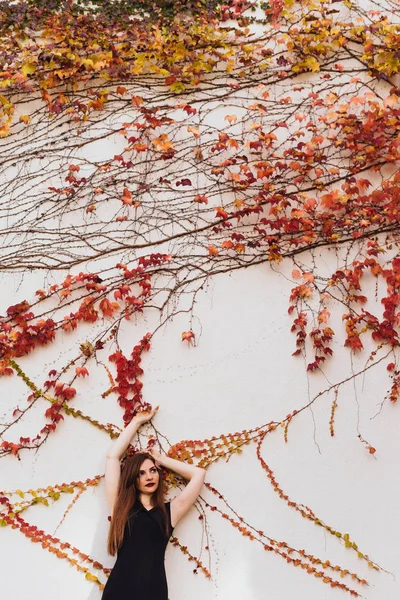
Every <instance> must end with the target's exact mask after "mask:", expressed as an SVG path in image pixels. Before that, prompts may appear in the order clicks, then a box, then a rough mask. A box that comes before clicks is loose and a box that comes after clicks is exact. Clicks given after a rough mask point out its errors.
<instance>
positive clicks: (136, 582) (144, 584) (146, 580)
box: [102, 501, 173, 600]
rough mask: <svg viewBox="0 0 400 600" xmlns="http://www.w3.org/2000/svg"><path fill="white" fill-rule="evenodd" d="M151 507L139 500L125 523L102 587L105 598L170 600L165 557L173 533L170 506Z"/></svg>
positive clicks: (103, 597)
mask: <svg viewBox="0 0 400 600" xmlns="http://www.w3.org/2000/svg"><path fill="white" fill-rule="evenodd" d="M165 508H166V512H167V517H168V534H167V533H166V529H165V517H164V513H163V511H162V510H161V509H160V508H158V507H154V508H152V509H150V510H147V509H146V508H144V506H143V505H142V504H141V503H140V502H139V501H136V503H135V505H134V507H133V508H132V509H131V511H130V513H129V516H128V520H127V523H126V525H125V531H124V539H123V542H122V545H121V547H120V548H119V550H118V553H117V561H116V563H115V565H114V567H113V569H112V571H111V573H110V576H109V578H108V580H107V583H106V585H105V587H104V590H103V595H102V600H168V586H167V578H166V575H165V567H164V556H165V549H166V547H167V543H168V540H169V538H170V536H171V534H172V531H173V527H172V525H171V507H170V503H169V502H166V503H165Z"/></svg>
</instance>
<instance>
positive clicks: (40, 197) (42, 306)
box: [0, 0, 400, 596]
mask: <svg viewBox="0 0 400 600" xmlns="http://www.w3.org/2000/svg"><path fill="white" fill-rule="evenodd" d="M0 9H1V10H0V49H1V52H0V136H1V137H2V141H1V144H2V148H3V152H2V155H1V158H0V164H1V167H2V173H3V177H2V179H1V181H0V218H1V223H2V226H1V229H0V240H1V250H0V253H1V254H0V255H1V260H0V269H1V271H3V272H4V273H18V272H20V273H21V274H23V273H27V272H34V273H37V274H43V276H45V275H46V276H47V277H48V276H49V275H51V277H52V281H54V283H51V284H45V285H44V286H43V288H42V289H38V290H34V289H33V290H32V294H31V296H30V298H28V299H23V298H18V299H17V301H16V303H15V304H14V305H12V306H9V307H4V309H3V311H4V315H3V316H2V317H1V319H0V375H2V376H4V377H8V376H13V377H15V378H19V379H21V381H22V382H23V383H24V384H25V385H26V387H27V388H28V390H27V392H28V396H27V398H26V400H24V401H23V402H22V401H21V402H19V405H18V406H16V407H13V409H12V411H11V412H10V416H9V418H8V421H7V423H5V424H2V428H1V430H0V436H1V442H0V457H1V458H3V457H9V459H10V460H12V459H13V458H15V459H17V460H23V456H24V453H25V452H27V451H29V450H32V449H38V448H41V447H42V445H43V444H45V442H46V441H47V439H48V438H49V436H52V435H54V433H55V432H56V431H57V428H58V427H59V426H60V423H62V421H63V420H64V419H66V418H68V417H73V418H77V419H83V420H84V421H86V422H87V423H88V424H91V425H93V426H95V427H97V428H98V429H100V430H101V431H102V432H104V434H107V435H108V436H109V437H110V438H115V437H117V436H118V435H119V432H120V431H121V429H120V428H119V427H117V426H116V425H114V424H113V423H101V422H99V421H97V420H96V419H95V418H93V417H92V416H90V415H89V414H86V413H85V408H84V398H83V396H81V395H80V392H79V386H80V380H81V379H84V378H86V377H88V378H91V377H93V376H94V373H96V372H99V371H104V372H105V374H106V377H107V381H108V387H107V388H106V389H104V391H103V394H102V396H103V398H105V399H107V401H112V400H113V399H115V400H116V401H117V403H118V405H119V406H120V408H121V409H122V417H123V422H124V424H125V425H126V424H127V423H129V421H130V420H131V419H132V417H133V416H135V414H137V412H138V411H140V410H143V409H146V408H148V407H149V405H148V404H147V403H146V400H145V397H144V395H143V392H142V387H143V381H144V378H143V375H144V371H143V366H142V360H143V359H144V357H145V356H146V352H148V351H149V350H150V347H151V345H152V344H155V343H156V339H157V334H158V332H159V331H162V329H163V327H164V326H165V324H166V323H167V322H168V321H169V320H171V319H172V317H174V316H175V315H177V314H185V315H186V318H187V330H186V331H184V332H179V333H178V334H177V335H179V336H180V337H181V339H182V343H184V344H188V345H193V346H195V345H196V343H197V338H196V335H197V332H196V328H195V326H194V320H193V317H194V315H195V303H196V298H197V296H198V295H199V294H201V292H202V291H203V290H204V289H205V286H206V285H207V283H208V282H209V281H210V279H212V278H215V277H217V276H218V275H223V274H226V273H229V272H233V271H236V270H242V269H248V268H257V266H258V265H261V264H264V263H265V264H268V265H270V266H271V268H272V269H274V270H277V271H279V270H280V269H281V268H282V267H283V266H284V265H287V264H291V265H292V267H291V269H292V271H291V281H292V285H293V287H292V289H291V293H290V297H289V298H288V315H289V319H290V324H289V327H290V328H291V331H292V332H293V336H294V349H293V355H294V358H293V359H291V360H293V361H295V360H299V358H296V357H303V358H304V360H305V364H306V369H307V372H308V373H309V376H310V377H311V376H312V374H313V373H314V372H321V371H323V369H324V368H325V366H326V365H327V364H328V363H329V361H333V360H335V356H334V352H337V347H338V344H337V340H336V336H337V332H336V331H335V330H334V328H333V327H334V326H333V325H332V319H331V315H332V313H333V312H334V311H336V312H337V311H339V312H340V314H341V316H342V321H343V332H341V334H342V333H343V335H344V336H345V337H344V346H345V348H346V350H342V351H341V352H349V353H350V356H356V355H357V354H362V353H363V352H364V354H366V363H365V366H364V367H363V368H361V369H360V370H359V371H358V372H354V373H353V375H352V376H351V378H352V379H356V378H357V377H359V376H362V375H363V374H364V373H365V372H366V371H367V370H369V369H371V368H374V367H375V366H376V365H377V364H378V363H381V362H383V363H384V364H385V365H386V368H387V377H388V392H387V395H386V397H384V398H383V401H386V400H388V401H389V403H390V404H391V405H394V404H396V402H397V400H398V397H399V393H400V371H399V366H398V360H399V351H398V346H399V325H400V323H399V319H400V311H399V304H400V259H399V258H398V257H397V255H398V253H399V236H398V232H399V219H400V173H399V161H400V119H399V116H400V87H399V85H398V82H399V71H400V59H399V57H398V42H399V38H400V25H399V24H398V23H397V22H396V18H395V15H396V14H397V12H396V11H397V8H396V6H395V5H394V4H392V3H391V2H387V4H386V5H385V7H382V8H381V9H380V10H377V9H376V6H375V5H372V4H371V7H370V9H368V8H362V7H360V6H358V5H357V4H353V3H352V2H350V1H348V0H345V1H343V2H338V1H336V2H323V1H320V0H315V1H309V0H306V1H304V2H302V3H295V2H294V1H292V0H285V1H283V0H282V1H281V0H274V1H271V2H270V3H257V2H251V1H242V0H228V1H227V2H225V3H219V2H214V1H211V0H210V1H208V2H206V1H204V2H203V1H201V2H193V3H187V2H160V1H155V2H150V1H147V0H138V1H137V2H129V1H127V0H123V1H121V2H118V3H117V2H112V1H111V0H97V1H95V2H86V1H84V0H82V1H78V0H76V1H75V0H54V1H53V2H43V1H42V0H30V1H26V2H23V1H19V2H16V3H14V4H13V5H12V6H11V5H9V4H8V3H5V2H1V3H0ZM133 25H134V26H133ZM215 123H218V126H216V125H215ZM327 248H328V249H330V250H331V251H332V252H334V253H335V255H336V257H337V268H336V269H335V270H333V271H332V272H329V273H326V272H325V271H324V270H323V269H320V268H319V266H318V256H319V254H320V252H321V251H322V250H323V249H327ZM309 260H311V261H312V264H313V265H314V266H313V268H312V269H310V267H309V266H307V264H308V261H309ZM381 306H383V311H382V310H381ZM151 311H157V313H158V315H159V325H158V326H156V327H154V328H153V330H152V331H150V332H149V333H147V334H146V335H144V336H141V338H140V336H136V338H135V325H136V324H137V323H138V322H140V321H141V319H142V316H143V315H144V314H148V313H150V312H151ZM88 325H90V326H91V327H92V334H91V335H90V336H89V339H87V340H86V341H84V342H81V343H79V345H78V347H77V348H74V350H73V356H72V358H69V359H68V361H66V363H65V364H63V365H62V366H59V367H58V368H57V369H52V370H51V371H50V372H49V374H48V379H46V380H45V381H35V380H34V377H33V376H32V375H31V373H30V369H29V356H30V355H32V354H34V353H35V351H36V350H37V349H38V348H39V347H41V346H46V345H50V344H56V343H57V341H59V340H60V339H61V338H62V339H63V340H64V341H65V342H67V341H68V339H69V337H68V336H70V337H71V339H72V338H73V333H74V332H75V331H76V330H79V331H81V330H83V329H85V327H86V328H87V327H88ZM127 328H129V329H130V330H131V331H132V336H131V337H132V339H135V340H136V341H135V342H134V344H132V350H131V353H130V354H128V355H127V354H126V353H124V350H123V349H122V348H121V346H120V342H119V336H120V333H121V331H123V330H126V329H127ZM85 330H86V329H85ZM139 338H140V339H139ZM71 344H72V345H73V343H72V342H71ZM371 348H372V350H371ZM288 360H289V359H288ZM348 380H349V379H343V380H342V381H336V382H334V383H333V384H331V385H329V387H328V388H327V389H325V390H321V391H320V392H319V393H318V394H317V395H316V396H314V397H313V398H311V399H310V400H309V401H308V402H307V404H305V405H304V406H300V407H298V408H297V409H295V410H293V411H292V412H291V413H290V414H288V415H287V416H286V418H285V419H283V420H282V419H279V420H277V421H274V420H272V421H270V422H269V423H267V424H262V425H258V426H257V427H255V428H254V429H251V430H244V431H240V432H236V433H229V434H228V433H226V434H221V435H219V436H218V437H217V436H215V437H212V438H211V439H206V440H185V441H181V442H179V443H177V444H174V445H171V444H169V443H168V441H167V440H166V439H165V438H164V436H163V435H162V433H161V432H158V431H157V430H156V429H155V428H154V427H153V429H152V434H151V436H150V438H149V439H147V440H146V442H147V443H148V444H150V445H152V444H158V445H159V446H160V448H161V449H162V450H163V451H164V452H167V453H168V454H169V456H172V457H176V458H180V459H182V460H187V461H189V462H193V461H195V462H197V463H198V464H199V465H201V466H203V467H205V468H209V467H210V466H211V465H212V464H213V463H214V462H216V461H218V460H220V459H223V460H229V459H230V457H231V456H232V455H233V454H240V453H241V452H242V449H243V447H244V446H251V447H253V448H254V450H255V454H256V456H257V460H258V462H259V465H260V468H261V469H262V471H263V473H264V474H265V476H266V478H267V479H268V481H269V482H270V484H271V486H272V488H273V490H274V491H275V492H276V493H277V494H278V496H279V498H280V499H281V500H283V501H284V502H285V503H286V504H287V505H288V507H289V508H290V509H292V510H294V511H296V512H297V513H298V514H299V515H300V516H301V517H303V518H304V519H307V520H309V521H310V522H311V523H313V524H314V525H316V526H318V527H322V528H323V529H324V530H325V531H326V532H328V533H329V534H331V535H332V536H334V537H335V538H337V539H338V542H339V543H343V544H344V546H345V547H346V548H348V549H349V550H350V551H353V552H355V553H356V554H357V556H358V557H359V558H360V559H362V560H364V561H366V562H367V564H368V566H369V567H370V568H372V569H374V570H378V571H379V570H381V567H380V566H379V565H378V564H377V563H376V562H375V561H373V560H372V559H370V558H369V556H368V554H366V553H365V552H364V550H360V549H359V548H358V545H357V544H356V542H355V541H353V540H352V539H351V537H350V534H348V533H342V532H340V531H338V530H337V528H336V527H334V526H333V525H332V526H331V525H328V524H327V523H325V522H323V521H322V519H320V518H319V517H318V516H317V515H315V514H314V512H313V511H312V509H311V508H309V507H308V506H305V505H301V504H299V503H297V502H296V501H295V500H292V499H291V498H290V497H289V496H288V494H286V492H285V491H284V489H283V488H281V486H280V484H279V483H278V481H277V478H276V476H275V474H274V472H273V470H272V468H271V467H270V466H269V464H267V462H266V461H265V459H264V457H263V454H262V445H263V442H264V439H265V438H266V436H269V435H276V432H277V431H280V430H282V431H283V437H284V440H285V442H288V440H289V431H290V423H291V422H292V421H293V420H294V419H295V418H296V417H297V415H298V414H300V413H301V412H302V411H304V410H306V409H307V408H309V407H310V406H311V405H312V404H314V403H316V402H318V401H319V399H320V398H322V397H323V396H326V395H327V394H328V392H330V391H332V392H333V394H334V400H333V403H332V404H331V409H330V420H329V431H330V434H331V436H334V435H335V415H336V411H337V410H339V409H340V393H339V392H340V388H341V387H342V386H343V385H344V384H345V383H346V382H347V381H348ZM383 396H384V392H383ZM34 405H36V406H37V407H42V408H43V416H44V419H45V420H46V423H45V425H44V426H43V427H42V428H41V429H40V430H39V431H35V432H31V431H29V432H27V434H26V435H24V436H20V437H15V436H14V434H13V430H15V426H16V425H17V423H20V422H21V423H23V420H24V417H25V415H26V414H27V413H28V411H29V410H31V408H32V407H33V406H34ZM78 407H79V408H78ZM81 407H82V408H81ZM358 437H359V439H360V442H361V443H362V444H363V445H364V446H365V448H366V450H367V452H368V453H369V454H371V455H373V454H375V453H376V449H375V448H374V447H373V445H372V444H371V443H370V442H369V441H367V440H366V439H364V437H363V436H362V434H361V433H359V435H358ZM138 443H139V444H141V443H142V440H139V442H138ZM134 450H135V448H133V449H131V451H134ZM101 478H102V475H101V474H100V475H96V476H95V477H92V478H89V479H87V480H86V481H78V482H76V481H73V482H70V483H68V484H65V483H63V484H61V485H55V486H48V487H47V488H45V489H44V488H40V489H37V490H32V489H31V490H28V491H22V490H9V491H6V490H3V491H1V492H0V504H1V506H0V508H1V510H0V525H3V526H10V527H12V528H13V529H18V530H19V531H20V532H21V533H22V534H24V535H25V536H27V537H28V538H29V539H31V541H33V542H36V543H40V544H41V546H42V548H44V549H46V550H47V551H49V552H52V553H54V554H56V556H58V557H59V558H62V559H65V560H67V561H68V562H69V563H70V564H71V565H73V566H74V567H76V568H77V569H78V570H79V571H82V572H83V573H84V574H85V577H86V578H87V579H89V580H90V581H93V582H95V583H97V584H98V585H99V587H100V588H103V587H104V577H105V576H107V574H108V573H109V571H110V570H109V569H106V568H104V566H103V565H101V564H100V563H99V562H98V561H96V560H94V559H92V558H91V557H89V556H88V555H86V554H84V553H82V552H81V551H80V550H79V549H78V548H75V547H73V546H72V545H70V544H69V543H68V542H67V541H61V540H60V539H59V538H56V537H54V536H51V535H50V534H47V533H45V532H44V531H42V530H39V529H38V528H37V527H36V526H33V525H31V524H30V523H29V522H28V521H27V520H26V518H25V516H24V517H23V516H22V513H26V512H27V511H28V509H29V508H30V507H31V506H32V505H34V504H38V503H42V504H44V505H46V506H47V505H48V504H50V503H53V502H57V501H58V500H59V499H60V498H61V497H62V496H63V494H74V499H73V500H72V502H71V503H70V504H69V506H68V508H67V510H66V512H65V513H64V515H63V518H62V521H64V519H65V518H66V517H67V515H68V512H69V510H70V508H71V507H72V505H73V504H74V503H75V502H76V501H77V500H78V498H79V497H80V496H81V495H82V494H83V493H84V492H85V490H87V489H88V487H90V486H96V485H98V483H99V482H100V480H101ZM167 484H168V486H169V487H172V488H173V487H176V486H180V485H181V484H182V482H181V481H179V478H176V477H175V476H174V475H173V474H167ZM206 487H207V496H206V495H205V496H204V497H201V498H200V499H199V502H198V505H197V510H198V512H199V519H200V521H201V523H202V527H203V534H204V539H205V542H206V543H205V544H204V547H202V551H201V552H200V553H199V555H198V556H195V554H194V553H193V551H192V550H191V549H189V548H187V547H186V546H184V545H182V544H181V543H180V541H179V540H178V539H177V538H173V540H172V544H173V545H175V546H178V547H179V548H180V550H181V551H182V552H183V554H184V555H185V556H186V557H187V558H188V560H189V561H190V562H191V563H193V565H194V572H195V573H203V574H204V575H205V576H206V577H207V578H209V577H211V576H212V564H211V558H210V556H211V555H210V548H209V542H208V526H207V515H208V514H209V513H210V512H214V513H216V514H219V515H220V517H221V519H224V520H225V521H227V522H228V523H230V525H231V526H232V527H234V528H235V529H236V530H237V531H239V533H240V534H241V535H242V536H244V537H246V538H248V539H249V540H251V541H256V542H258V543H260V544H261V545H262V547H263V548H264V550H266V551H268V552H274V553H276V554H277V555H279V556H280V557H281V558H283V559H284V560H285V561H286V562H287V563H288V564H290V565H292V566H296V567H300V568H301V569H303V570H305V571H306V572H307V573H309V574H311V575H313V576H315V577H317V578H320V579H321V581H322V582H323V583H325V584H328V585H330V586H331V587H339V588H340V589H342V590H343V591H345V592H348V593H349V594H350V595H353V596H359V595H360V589H362V587H363V586H364V585H366V584H367V581H366V580H365V579H364V578H362V577H360V576H359V575H357V574H356V573H352V572H350V571H349V570H348V569H346V568H345V567H342V566H338V565H335V564H333V563H331V562H330V561H329V560H323V559H321V558H319V557H317V556H314V555H313V554H311V553H309V552H307V551H305V550H303V549H297V548H294V547H291V546H290V545H289V544H287V543H286V542H285V541H283V540H281V541H277V540H274V539H272V538H271V537H269V536H268V535H267V534H266V533H264V532H263V531H259V530H257V529H256V528H255V527H254V526H253V525H251V524H250V523H248V522H247V520H246V519H245V518H244V517H243V516H241V515H240V514H238V513H237V512H236V509H235V508H234V506H233V503H231V501H230V500H228V499H227V498H225V496H224V495H223V494H222V493H221V492H220V491H219V490H218V489H217V488H216V487H214V486H213V485H211V484H207V486H206ZM214 497H215V499H216V500H215V502H216V504H215V505H214V504H212V503H211V502H212V501H213V500H212V499H213V498H214ZM62 521H61V522H62ZM202 552H205V553H207V556H208V559H204V558H203V557H202ZM82 563H86V564H84V565H83V564H82ZM86 565H87V566H86ZM338 575H339V576H340V578H341V579H340V580H338V579H337V578H336V577H337V576H338ZM101 576H102V578H101ZM352 586H358V587H357V589H355V588H354V589H353V587H352Z"/></svg>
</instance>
